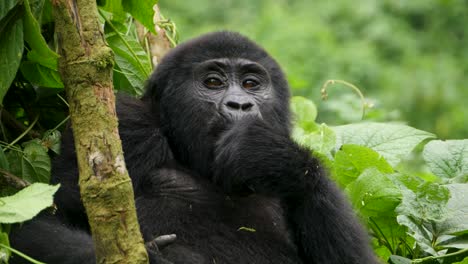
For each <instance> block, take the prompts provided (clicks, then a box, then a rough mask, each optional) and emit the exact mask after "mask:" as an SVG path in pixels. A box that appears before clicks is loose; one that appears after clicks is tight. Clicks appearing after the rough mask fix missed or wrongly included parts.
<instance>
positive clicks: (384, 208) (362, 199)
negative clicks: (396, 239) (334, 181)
mask: <svg viewBox="0 0 468 264" xmlns="http://www.w3.org/2000/svg"><path fill="white" fill-rule="evenodd" d="M346 193H347V194H348V195H349V197H350V199H351V202H352V203H353V206H354V208H355V209H356V210H358V212H359V213H360V214H361V215H362V216H365V217H381V216H384V215H389V216H394V215H395V213H394V209H395V207H396V206H397V205H398V204H399V203H400V201H401V191H400V189H399V188H398V187H397V186H396V185H395V184H394V183H393V181H392V179H391V178H390V177H389V175H387V174H384V173H382V172H380V171H379V170H378V169H377V168H369V169H366V170H365V171H364V172H363V173H362V174H361V175H360V176H359V177H358V178H357V179H356V180H355V181H354V182H352V183H350V184H348V186H347V188H346Z"/></svg>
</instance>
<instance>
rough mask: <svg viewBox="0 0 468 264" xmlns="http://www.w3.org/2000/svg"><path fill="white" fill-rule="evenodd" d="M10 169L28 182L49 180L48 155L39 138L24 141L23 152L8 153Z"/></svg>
mask: <svg viewBox="0 0 468 264" xmlns="http://www.w3.org/2000/svg"><path fill="white" fill-rule="evenodd" d="M7 157H8V161H9V164H10V171H11V172H12V173H13V174H14V175H17V176H19V177H21V178H23V179H24V180H26V181H28V182H49V180H50V166H51V165H50V157H49V155H48V154H47V148H46V147H44V146H43V145H42V144H41V142H40V141H39V140H32V141H29V142H27V143H25V146H24V150H23V153H21V152H18V151H10V152H9V153H8V156H7Z"/></svg>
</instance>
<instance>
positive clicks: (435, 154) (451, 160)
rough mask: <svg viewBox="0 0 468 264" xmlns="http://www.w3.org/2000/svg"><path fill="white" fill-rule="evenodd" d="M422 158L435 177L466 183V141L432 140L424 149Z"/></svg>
mask: <svg viewBox="0 0 468 264" xmlns="http://www.w3.org/2000/svg"><path fill="white" fill-rule="evenodd" d="M423 157H424V160H425V161H426V162H427V165H428V166H429V168H430V169H431V171H432V172H433V173H434V174H435V175H437V176H439V177H442V178H452V179H453V178H456V179H458V180H459V181H461V182H466V181H468V139H465V140H447V141H442V140H433V141H431V142H429V143H428V144H427V145H426V146H425V147H424V151H423Z"/></svg>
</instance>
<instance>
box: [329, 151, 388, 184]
mask: <svg viewBox="0 0 468 264" xmlns="http://www.w3.org/2000/svg"><path fill="white" fill-rule="evenodd" d="M372 167H373V168H376V169H378V170H379V171H380V172H383V173H392V172H393V169H392V167H391V166H390V164H388V162H387V161H386V160H385V159H384V157H383V156H382V155H380V154H379V153H377V152H375V151H373V150H372V149H370V148H367V147H363V146H358V145H348V144H347V145H343V146H342V147H341V149H340V150H339V151H338V152H337V153H336V154H335V166H334V176H335V179H336V180H337V182H338V183H339V184H340V185H341V186H342V187H343V188H344V187H346V185H348V184H349V183H350V182H352V181H354V180H355V179H356V178H357V177H358V176H359V175H360V174H361V173H362V172H364V170H365V169H367V168H372Z"/></svg>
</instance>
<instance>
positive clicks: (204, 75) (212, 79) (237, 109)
mask: <svg viewBox="0 0 468 264" xmlns="http://www.w3.org/2000/svg"><path fill="white" fill-rule="evenodd" d="M193 82H194V83H193V84H194V85H193V86H194V88H195V89H196V93H195V97H196V99H198V100H200V101H202V102H208V103H212V104H214V105H215V106H216V109H217V110H216V111H218V113H219V114H220V115H221V116H222V117H223V118H225V119H226V120H227V121H228V122H236V121H238V120H240V119H242V118H245V117H248V116H250V117H259V118H262V113H261V109H260V106H261V105H262V104H263V103H264V102H265V101H268V100H269V99H270V98H271V97H272V87H271V79H270V75H269V74H268V72H267V70H266V69H265V68H264V67H263V66H262V65H260V64H258V63H256V62H253V61H250V60H247V59H240V58H237V59H227V58H223V59H213V60H208V61H205V62H202V63H200V64H198V65H196V66H195V67H194V71H193Z"/></svg>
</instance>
